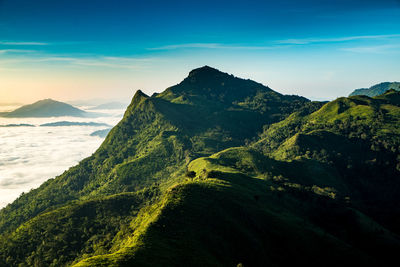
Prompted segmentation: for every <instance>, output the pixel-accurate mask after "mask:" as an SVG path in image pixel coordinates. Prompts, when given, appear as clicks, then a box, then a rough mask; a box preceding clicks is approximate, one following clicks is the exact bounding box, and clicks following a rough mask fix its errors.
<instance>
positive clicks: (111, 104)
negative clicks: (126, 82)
mask: <svg viewBox="0 0 400 267" xmlns="http://www.w3.org/2000/svg"><path fill="white" fill-rule="evenodd" d="M127 106H128V104H125V103H122V102H108V103H104V104H101V105H98V106H95V107H92V108H90V110H99V109H126V107H127Z"/></svg>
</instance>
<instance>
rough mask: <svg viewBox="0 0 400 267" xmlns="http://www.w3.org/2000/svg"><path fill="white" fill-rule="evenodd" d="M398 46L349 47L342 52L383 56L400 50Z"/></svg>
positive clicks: (399, 45)
mask: <svg viewBox="0 0 400 267" xmlns="http://www.w3.org/2000/svg"><path fill="white" fill-rule="evenodd" d="M399 48H400V44H398V45H389V44H388V45H375V46H358V47H347V48H342V49H341V50H342V51H347V52H353V53H371V54H381V53H385V52H388V51H391V50H393V49H399Z"/></svg>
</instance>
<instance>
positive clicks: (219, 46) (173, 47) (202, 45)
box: [148, 43, 287, 50]
mask: <svg viewBox="0 0 400 267" xmlns="http://www.w3.org/2000/svg"><path fill="white" fill-rule="evenodd" d="M285 47H287V46H285ZM189 48H202V49H238V50H240V49H243V50H269V49H277V48H282V46H281V45H271V46H248V45H227V44H221V43H188V44H174V45H165V46H159V47H152V48H148V50H176V49H189Z"/></svg>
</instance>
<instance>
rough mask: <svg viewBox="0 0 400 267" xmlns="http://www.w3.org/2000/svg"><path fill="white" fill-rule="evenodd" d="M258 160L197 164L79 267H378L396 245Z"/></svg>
mask: <svg viewBox="0 0 400 267" xmlns="http://www.w3.org/2000/svg"><path fill="white" fill-rule="evenodd" d="M261 158H262V156H261V155H260V154H259V153H258V152H256V151H254V150H251V149H250V150H249V149H247V148H233V149H228V150H225V151H222V152H220V153H217V154H215V155H213V156H211V157H209V158H200V159H197V160H194V161H193V162H191V163H190V164H189V170H191V171H194V172H195V173H196V174H197V175H196V177H193V178H188V179H187V181H186V182H184V183H181V184H180V185H177V186H175V187H172V188H171V189H170V190H168V193H167V194H166V195H165V196H164V199H163V200H162V201H160V202H159V203H157V204H156V205H154V206H153V207H152V209H149V210H147V211H146V212H145V213H144V214H142V216H139V217H138V219H137V220H136V221H134V222H133V223H132V224H131V227H132V229H133V230H134V235H133V237H131V238H129V239H128V241H127V242H126V244H125V246H124V247H123V248H122V249H120V250H118V251H116V252H114V253H112V254H108V255H101V256H95V257H92V258H88V259H86V260H84V261H82V262H80V263H79V264H77V265H76V266H132V265H134V266H154V265H162V266H235V265H237V264H238V263H243V264H244V266H266V265H273V266H288V265H289V264H295V263H296V264H301V263H307V264H308V265H310V266H321V265H323V266H337V265H344V266H349V265H354V264H356V265H358V264H363V265H367V266H373V265H374V264H376V261H375V260H376V259H377V258H378V259H383V258H386V257H389V256H390V255H391V253H393V252H394V251H395V250H396V249H397V248H398V247H399V245H400V243H399V240H397V239H396V238H394V237H393V235H392V234H391V233H390V232H389V231H387V230H386V229H384V228H383V227H382V226H380V225H379V224H377V223H376V222H374V221H372V220H371V219H369V218H368V217H366V216H365V215H363V214H362V213H360V212H358V211H355V210H353V209H352V208H351V207H349V206H347V205H345V204H344V203H343V202H341V201H338V200H336V199H332V198H331V196H330V195H329V194H326V195H325V194H324V192H323V190H322V191H321V190H316V187H312V188H311V187H310V188H307V187H300V186H301V185H300V184H298V185H299V187H297V186H294V184H293V183H289V182H284V181H287V178H286V177H283V176H280V177H279V179H277V177H276V176H269V175H268V172H267V173H264V170H263V168H265V165H264V162H262V160H261ZM257 159H259V160H257ZM260 160H261V161H260ZM265 160H268V159H265ZM271 167H274V166H271ZM244 170H247V171H244ZM248 170H251V171H250V172H249V171H248ZM248 173H252V174H253V175H254V176H248ZM246 174H247V175H246ZM260 174H267V175H265V176H264V177H263V178H260ZM299 200H301V201H300V202H299ZM321 205H323V207H321ZM322 217H323V219H324V220H322V221H321V219H322ZM304 244H307V246H305V245H304ZM155 255H156V256H155ZM288 255H290V256H288Z"/></svg>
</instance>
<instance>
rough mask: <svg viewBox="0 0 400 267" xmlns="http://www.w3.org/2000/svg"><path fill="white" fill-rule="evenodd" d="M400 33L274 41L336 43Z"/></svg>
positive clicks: (282, 42)
mask: <svg viewBox="0 0 400 267" xmlns="http://www.w3.org/2000/svg"><path fill="white" fill-rule="evenodd" d="M398 37H400V34H385V35H357V36H346V37H337V38H300V39H286V40H279V41H276V43H278V44H291V45H304V44H311V43H337V42H347V41H355V40H380V39H389V38H398Z"/></svg>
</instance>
